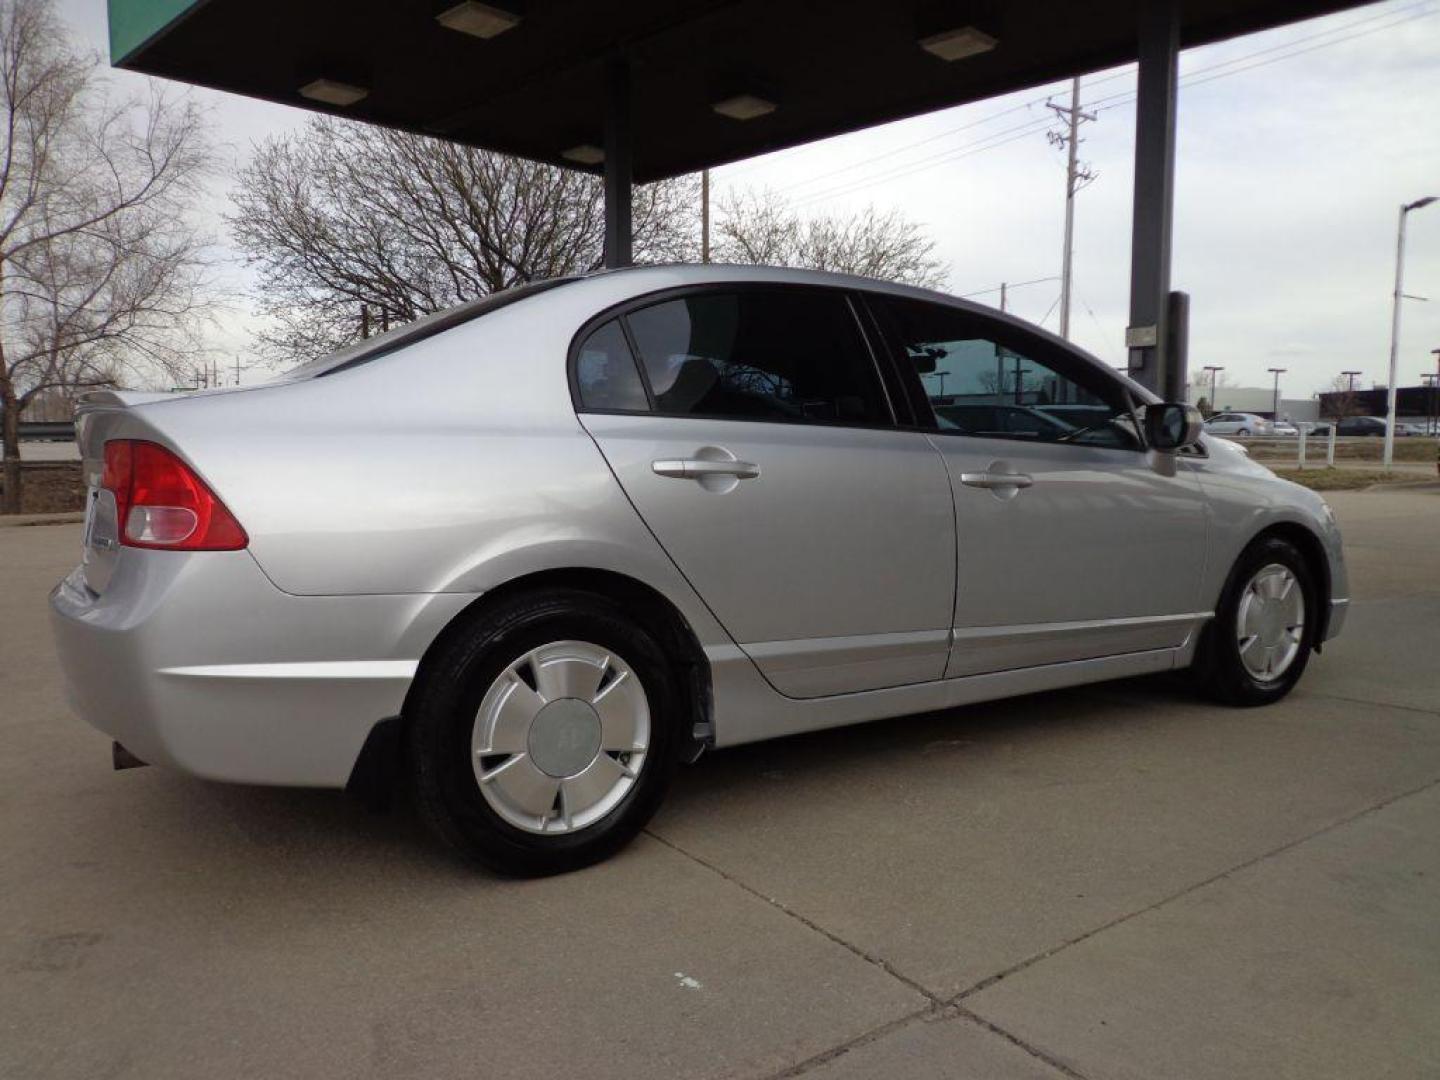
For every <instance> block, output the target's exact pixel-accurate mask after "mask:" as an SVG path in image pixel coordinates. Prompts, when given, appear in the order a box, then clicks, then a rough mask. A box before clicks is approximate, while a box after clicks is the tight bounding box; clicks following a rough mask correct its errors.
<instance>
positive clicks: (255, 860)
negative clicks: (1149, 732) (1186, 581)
mask: <svg viewBox="0 0 1440 1080" xmlns="http://www.w3.org/2000/svg"><path fill="white" fill-rule="evenodd" d="M1182 700H1188V701H1190V702H1192V703H1193V701H1194V698H1193V695H1192V694H1190V693H1189V692H1188V690H1185V689H1184V688H1182V687H1180V686H1177V685H1175V684H1174V683H1172V682H1171V681H1169V680H1167V679H1164V678H1154V677H1151V678H1145V679H1134V680H1126V681H1124V682H1118V683H1110V684H1105V685H1100V686H1092V687H1081V688H1077V689H1070V690H1064V691H1052V692H1047V693H1041V694H1032V695H1027V696H1025V697H1020V698H1011V699H1007V700H1003V701H997V702H988V703H983V704H978V705H970V706H965V707H961V708H956V709H949V710H945V711H941V712H933V713H925V714H918V715H914V716H905V717H897V718H893V719H890V720H881V721H876V722H873V723H869V724H862V725H857V726H849V727H842V728H834V729H830V730H826V731H820V732H814V733H810V734H805V735H796V736H792V737H789V738H785V739H778V740H772V741H768V742H763V743H755V744H751V745H747V746H740V747H735V748H731V749H726V750H721V751H716V752H712V753H709V754H706V755H705V756H704V757H702V758H701V759H700V761H699V762H697V763H696V764H695V765H693V766H689V767H685V768H682V769H681V770H680V771H679V772H678V774H677V775H676V778H675V782H674V785H673V786H672V789H671V793H670V796H669V799H668V802H667V805H666V807H665V808H663V809H662V820H668V821H672V822H675V821H683V819H684V818H686V817H687V816H689V815H691V814H693V813H697V812H701V808H702V807H703V806H704V805H705V804H706V803H708V802H711V801H712V800H714V799H715V798H716V797H717V796H723V797H724V798H725V799H726V800H727V801H735V800H742V801H743V800H745V799H746V798H748V797H750V796H751V795H757V796H758V795H760V794H761V793H762V792H763V796H764V798H765V799H766V800H767V801H770V802H771V803H772V804H773V802H774V800H775V799H777V798H779V799H781V800H782V802H783V800H785V799H786V798H793V799H794V800H795V802H796V804H797V805H796V807H795V808H794V809H795V810H796V812H800V811H801V810H802V809H803V805H802V804H803V803H804V802H805V801H806V800H807V798H808V796H807V795H806V794H805V792H804V791H803V790H802V788H813V787H817V786H818V787H824V786H825V785H826V784H827V783H831V782H839V781H838V780H837V779H836V777H839V776H844V775H845V774H847V773H849V772H850V771H852V770H854V769H855V768H857V767H860V768H864V769H866V770H871V771H873V770H877V769H878V770H882V771H883V770H885V769H887V768H888V769H892V770H894V774H893V777H892V778H891V779H893V780H894V782H896V783H901V782H903V781H904V777H905V769H906V767H907V764H906V763H907V761H914V760H916V759H922V760H924V759H930V758H933V757H935V756H937V755H951V756H955V757H957V758H959V759H962V760H963V759H967V758H968V759H971V760H972V761H973V762H974V767H976V768H983V764H982V763H983V759H985V758H987V757H989V756H992V755H993V754H995V753H996V752H997V751H999V750H1001V749H1003V748H1004V747H1006V746H1009V745H1011V744H1014V743H1016V742H1017V741H1019V740H1025V741H1031V740H1042V741H1043V740H1063V739H1068V738H1071V737H1073V736H1075V735H1077V734H1083V732H1084V731H1085V729H1088V728H1094V727H1097V726H1104V727H1105V728H1106V729H1107V730H1109V729H1115V728H1117V727H1124V726H1125V725H1128V724H1137V725H1138V724H1148V723H1153V722H1154V718H1155V716H1156V712H1157V706H1161V705H1164V704H1166V703H1168V702H1171V701H1175V702H1178V701H1182ZM881 775H883V772H882V774H881ZM781 776H783V777H785V778H787V779H790V780H792V781H803V783H801V784H798V785H796V786H794V787H792V789H791V793H790V794H788V795H787V794H785V793H784V792H783V791H779V792H777V785H776V783H775V781H776V779H777V778H779V777H781ZM960 779H963V777H957V780H960ZM107 781H108V782H109V783H113V784H114V785H117V786H118V787H119V790H111V791H110V792H108V794H107V797H106V801H107V802H111V801H112V800H114V801H117V802H118V803H119V804H122V805H120V806H112V812H111V813H108V814H106V815H104V818H103V820H101V821H98V822H95V823H94V826H93V829H94V834H93V835H94V838H95V839H96V840H97V841H98V842H99V843H100V845H101V846H102V847H107V848H113V849H119V850H127V851H128V854H127V861H129V862H130V863H131V864H132V865H134V864H136V863H141V862H144V861H145V860H147V859H153V860H154V866H153V867H152V870H153V872H169V871H171V870H173V866H174V865H184V866H189V867H194V866H196V865H207V864H208V865H211V866H213V865H214V864H215V863H216V862H217V861H218V862H219V863H220V864H222V865H223V867H224V870H226V871H229V872H228V873H226V872H221V873H217V874H213V875H206V876H207V877H213V879H214V880H216V881H217V882H218V881H221V880H233V874H234V873H236V872H243V873H244V874H245V875H248V876H249V877H250V878H251V879H252V880H255V881H257V882H258V881H263V880H265V879H266V878H268V877H271V876H280V877H284V878H286V879H287V881H291V882H293V881H294V880H295V879H296V878H297V877H298V878H310V879H311V880H312V882H318V881H320V880H322V879H323V881H324V883H325V886H326V888H327V890H333V891H335V892H336V893H337V894H340V893H342V892H343V886H344V885H345V884H346V883H347V882H349V883H351V884H356V883H361V882H363V883H364V884H366V885H368V886H371V887H373V886H374V885H375V884H376V883H377V880H378V879H380V878H391V877H394V878H396V879H399V880H413V879H417V878H418V879H429V880H432V881H437V880H438V881H445V880H448V881H452V882H475V881H485V880H491V881H494V882H495V883H497V884H498V883H501V882H503V881H504V880H505V879H503V878H499V877H497V876H495V875H493V874H490V873H489V872H487V871H485V870H484V869H482V868H479V867H476V866H474V865H473V864H471V863H469V862H467V861H466V860H464V859H463V858H461V857H460V856H459V855H458V854H456V853H454V852H452V851H450V850H449V849H448V848H446V847H445V846H444V845H443V844H442V843H440V842H439V841H438V840H436V839H435V838H434V837H432V836H431V835H430V833H429V832H428V831H427V830H426V829H425V828H424V826H423V824H422V823H421V822H420V820H419V818H418V816H417V813H416V811H415V809H414V804H413V801H412V800H411V798H410V797H409V792H408V791H407V790H403V789H402V790H401V791H399V792H397V794H396V798H395V799H394V800H393V804H392V806H391V807H390V808H389V809H388V810H387V811H384V812H375V811H373V810H370V809H367V808H366V807H365V806H364V805H363V804H362V803H361V802H360V801H359V800H358V799H355V798H352V797H350V796H347V795H345V794H343V793H341V792H335V791H319V790H308V789H295V788H270V787H252V786H243V785H231V784H218V783H210V782H206V781H202V780H195V779H191V778H188V777H184V776H180V775H177V774H175V773H170V772H165V771H162V770H160V769H144V770H136V771H134V772H126V773H121V774H119V775H117V776H115V777H113V778H107ZM779 786H780V787H781V788H783V787H784V786H785V785H779ZM782 809H783V808H782ZM137 839H138V840H139V841H140V842H139V843H137ZM351 879H355V880H353V881H352V880H351ZM217 887H218V886H217Z"/></svg>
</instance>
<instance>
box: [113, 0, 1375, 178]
mask: <svg viewBox="0 0 1440 1080" xmlns="http://www.w3.org/2000/svg"><path fill="white" fill-rule="evenodd" d="M1149 6H1151V5H1149V4H1148V3H1146V2H1145V0H1138V2H1137V0H1118V2H1117V0H1097V2H1091V3H1075V2H1074V0H981V2H958V3H924V2H913V3H912V2H895V0H826V2H823V3H822V2H816V0H726V2H717V0H525V2H523V3H522V2H520V0H487V2H486V3H476V2H465V3H457V2H456V0H437V2H434V3H431V2H428V0H346V2H340V0H328V2H304V0H110V47H111V57H112V60H113V62H114V63H115V64H116V65H117V66H118V67H122V68H125V69H128V70H132V71H138V72H144V73H147V74H151V75H158V76H164V77H166V78H172V79H179V80H182V81H184V82H189V83H196V84H199V85H202V86H208V87H213V88H215V89H219V90H229V91H233V92H236V93H239V94H245V95H248V96H250V97H256V98H264V99H268V100H271V101H277V102H282V103H284V104H288V105H298V106H301V107H304V108H310V109H318V110H321V111H324V112H330V113H334V114H336V115H340V116H348V117H352V118H354V119H359V120H366V121H370V122H373V123H376V124H382V125H385V126H388V127H394V128H401V129H405V130H409V131H415V132H422V133H425V134H430V135H436V136H440V137H442V138H445V139H449V140H452V141H455V142H461V143H467V144H471V145H474V146H480V147H485V148H488V149H492V150H499V151H503V152H505V153H509V154H518V155H521V156H524V157H528V158H533V159H536V160H540V161H547V162H552V163H554V164H557V165H569V166H573V167H578V168H585V169H589V170H592V171H597V172H598V171H600V167H601V161H602V156H601V148H602V147H603V146H604V134H605V124H606V107H607V89H606V88H607V74H606V73H607V68H608V66H609V65H611V64H613V63H614V62H615V61H616V60H617V59H623V60H624V62H625V63H626V64H627V65H628V69H629V76H628V77H629V87H630V90H629V96H630V102H631V105H630V109H631V116H630V125H631V129H632V133H631V135H630V140H629V141H630V147H631V153H632V155H633V157H632V163H631V170H630V172H631V176H632V177H633V179H634V180H635V181H637V182H641V183H644V182H648V181H651V180H657V179H661V178H664V177H668V176H674V175H676V174H679V173H685V172H690V171H694V170H697V169H701V168H703V167H707V166H712V165H719V164H723V163H725V162H728V161H735V160H737V159H740V158H745V157H750V156H752V155H755V154H760V153H764V152H767V151H771V150H778V149H781V148H783V147H787V146H793V145H795V144H797V143H803V142H808V141H811V140H813V139H818V138H823V137H826V136H830V135H836V134H839V133H842V132H847V131H854V130H857V129H859V128H865V127H869V126H872V125H874V124H879V123H883V122H885V121H889V120H897V119H900V118H902V117H906V116H914V115H916V114H919V113H924V112H928V111H931V110H934V109H939V108H943V107H946V106H952V105H959V104H962V103H965V102H970V101H977V100H980V99H984V98H989V97H994V96H996V95H997V94H1004V93H1007V92H1010V91H1014V90H1021V89H1024V88H1027V87H1033V86H1036V85H1039V84H1043V83H1047V82H1052V81H1054V80H1056V79H1059V78H1064V77H1069V76H1071V75H1075V74H1083V73H1085V72H1088V71H1094V70H1097V69H1099V68H1104V67H1109V66H1113V65H1116V64H1121V63H1125V62H1129V61H1133V60H1136V59H1137V57H1138V56H1139V45H1138V41H1137V26H1138V24H1139V21H1140V19H1141V18H1142V15H1143V9H1145V8H1147V7H1149ZM1159 6H1164V7H1169V6H1170V5H1169V4H1162V5H1159ZM1353 6H1355V5H1354V4H1353V3H1346V2H1337V0H1185V2H1184V3H1183V4H1181V5H1177V6H1176V10H1175V19H1176V22H1177V23H1178V38H1179V45H1180V46H1181V47H1188V46H1193V45H1200V44H1204V43H1206V42H1211V41H1216V40H1219V39H1222V38H1226V37H1231V36H1234V35H1237V34H1243V33H1248V32H1251V31H1255V30H1261V29H1265V28H1268V27H1273V26H1277V25H1280V24H1283V23H1287V22H1292V21H1295V20H1297V19H1302V18H1308V17H1311V16H1314V15H1321V14H1325V13H1327V12H1331V11H1337V10H1340V9H1343V8H1347V7H1353Z"/></svg>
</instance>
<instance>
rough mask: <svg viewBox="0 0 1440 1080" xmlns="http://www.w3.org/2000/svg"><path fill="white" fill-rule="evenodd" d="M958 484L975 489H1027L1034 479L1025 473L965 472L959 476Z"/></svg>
mask: <svg viewBox="0 0 1440 1080" xmlns="http://www.w3.org/2000/svg"><path fill="white" fill-rule="evenodd" d="M960 482H961V483H962V484H964V485H966V486H967V487H977V488H1028V487H1030V486H1031V485H1033V484H1034V483H1035V478H1034V477H1033V476H1030V475H1028V474H1026V473H1002V472H967V473H961V474H960Z"/></svg>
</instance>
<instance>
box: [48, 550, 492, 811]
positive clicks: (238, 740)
mask: <svg viewBox="0 0 1440 1080" xmlns="http://www.w3.org/2000/svg"><path fill="white" fill-rule="evenodd" d="M473 599H474V597H473V596H469V595H463V594H435V595H421V596H318V597H297V596H292V595H290V594H288V593H284V592H281V591H280V590H279V589H277V588H275V586H274V585H272V584H271V583H270V581H269V579H268V578H266V577H265V575H264V574H263V573H262V572H261V570H260V568H259V566H258V565H257V564H256V563H255V561H254V559H253V558H252V557H251V556H250V554H249V553H248V552H245V551H234V552H195V553H181V552H166V551H139V550H136V549H131V548H127V549H124V550H123V551H122V554H121V560H120V564H119V566H118V567H117V569H116V572H115V574H114V576H113V577H112V578H111V580H110V583H109V585H108V586H107V588H106V590H105V592H104V594H103V595H96V594H95V593H94V592H92V591H90V590H89V589H88V588H87V587H86V586H85V584H84V582H83V579H82V577H81V576H80V575H79V574H78V573H76V574H72V575H71V576H70V577H68V578H66V579H65V580H64V581H62V582H61V583H60V584H59V585H58V586H56V588H55V590H54V591H53V592H52V593H51V595H50V608H51V616H52V617H51V624H52V627H53V630H54V635H55V642H56V647H57V649H58V652H59V656H60V665H61V670H62V672H63V674H64V679H65V685H66V691H67V694H68V696H69V699H70V702H71V705H72V707H73V708H74V710H75V711H76V713H77V714H78V715H79V716H80V717H81V718H82V719H84V720H85V721H86V722H88V723H89V724H91V725H92V726H94V727H96V728H98V729H99V730H100V731H102V732H104V733H105V734H107V735H109V736H110V737H111V738H113V739H116V740H117V741H119V742H121V743H123V744H124V745H125V746H126V747H127V748H128V749H129V750H130V751H132V752H133V753H134V754H136V755H137V756H139V757H140V758H142V759H144V760H145V761H148V762H151V763H153V764H157V765H166V766H170V767H171V768H175V769H178V770H180V771H183V772H187V773H190V774H192V775H195V776H200V777H204V778H207V779H212V780H225V781H232V782H238V783H258V784H282V785H294V786H305V787H343V786H344V785H345V782H346V780H347V779H348V778H349V776H350V772H351V769H352V767H353V766H354V764H355V760H356V758H357V757H358V756H359V753H360V749H361V747H362V746H363V744H364V742H365V738H366V736H367V735H368V734H369V732H370V729H371V728H372V727H373V726H374V725H375V723H376V722H377V721H379V720H380V719H382V718H383V717H387V716H393V715H395V714H397V713H399V712H400V709H401V706H402V704H403V702H404V699H405V694H406V692H407V691H408V689H409V687H410V683H411V680H412V678H413V676H414V673H415V669H416V666H417V664H418V661H419V658H420V656H421V655H422V654H423V653H424V650H425V648H426V646H427V645H428V644H429V643H430V641H432V640H433V639H434V637H435V635H436V634H437V633H438V632H439V631H440V629H441V628H442V627H443V626H444V625H445V623H447V622H448V621H449V620H450V618H452V617H453V616H454V615H455V614H457V613H458V612H459V611H460V610H462V609H463V608H464V606H465V605H466V604H467V603H468V602H469V601H471V600H473Z"/></svg>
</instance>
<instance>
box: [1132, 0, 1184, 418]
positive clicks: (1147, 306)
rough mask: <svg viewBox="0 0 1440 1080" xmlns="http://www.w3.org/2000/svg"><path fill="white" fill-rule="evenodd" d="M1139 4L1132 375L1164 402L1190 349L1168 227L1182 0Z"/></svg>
mask: <svg viewBox="0 0 1440 1080" xmlns="http://www.w3.org/2000/svg"><path fill="white" fill-rule="evenodd" d="M1138 6H1139V13H1140V25H1139V30H1140V35H1139V37H1140V40H1139V45H1140V49H1139V53H1140V71H1139V79H1138V85H1137V88H1136V89H1137V93H1138V100H1137V101H1136V104H1135V204H1134V217H1133V224H1132V229H1131V239H1130V325H1129V327H1128V328H1127V329H1126V331H1125V345H1126V348H1127V349H1128V351H1129V358H1130V359H1129V368H1130V375H1131V376H1132V377H1133V378H1135V379H1136V380H1138V381H1139V382H1140V383H1142V384H1143V385H1145V386H1147V387H1149V388H1150V389H1151V390H1154V391H1155V392H1156V393H1157V394H1160V395H1161V396H1162V397H1163V398H1164V399H1165V400H1167V401H1179V400H1183V398H1184V391H1185V371H1184V363H1185V361H1184V357H1185V349H1184V345H1183V343H1180V344H1179V347H1178V348H1177V347H1176V343H1175V342H1174V341H1173V338H1172V334H1171V331H1170V327H1169V322H1170V317H1169V311H1168V309H1169V306H1170V296H1169V294H1170V234H1171V224H1172V221H1173V218H1174V210H1175V100H1176V80H1177V75H1178V72H1179V58H1180V0H1147V2H1145V3H1142V4H1140V5H1138Z"/></svg>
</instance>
